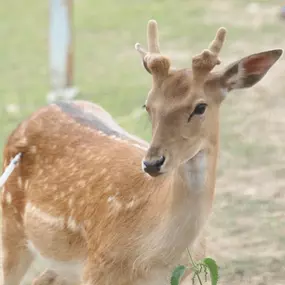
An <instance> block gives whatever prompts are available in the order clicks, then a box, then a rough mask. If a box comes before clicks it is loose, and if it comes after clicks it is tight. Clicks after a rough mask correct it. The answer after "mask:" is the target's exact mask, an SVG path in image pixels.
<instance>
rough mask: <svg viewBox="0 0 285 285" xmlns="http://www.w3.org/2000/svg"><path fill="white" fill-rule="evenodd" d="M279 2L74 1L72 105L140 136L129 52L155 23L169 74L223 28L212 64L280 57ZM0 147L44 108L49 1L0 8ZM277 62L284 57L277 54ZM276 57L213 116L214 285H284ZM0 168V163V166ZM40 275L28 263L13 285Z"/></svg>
mask: <svg viewBox="0 0 285 285" xmlns="http://www.w3.org/2000/svg"><path fill="white" fill-rule="evenodd" d="M284 5H285V2H284V1H277V0H270V1H255V2H253V1H248V0H227V1H223V0H213V1H211V0H199V1H190V0H188V1H186V0H176V1H173V0H172V1H171V0H152V1H151V0H120V1H116V0H104V1H103V0H96V1H93V0H74V20H73V25H74V36H75V37H74V40H75V53H74V57H75V58H74V61H75V62H74V80H75V85H76V86H77V87H79V89H80V93H79V95H78V98H79V99H84V100H90V101H93V102H96V103H99V104H101V105H102V106H103V107H104V108H105V109H106V110H107V111H109V112H110V113H111V114H112V115H113V116H114V118H115V119H116V120H117V121H118V122H119V123H120V124H121V125H122V126H123V127H125V128H126V129H127V130H128V131H130V132H132V133H135V134H136V135H139V136H141V137H143V138H144V139H146V140H149V138H150V128H149V127H150V125H149V121H148V119H147V117H146V115H145V113H144V112H143V110H142V108H141V106H142V105H143V104H144V101H145V98H146V94H147V92H148V90H149V88H150V86H151V85H150V84H151V77H150V76H149V74H148V73H147V72H145V70H144V69H143V67H142V65H141V61H140V57H139V55H138V54H137V52H136V51H135V50H134V44H135V43H136V42H140V43H141V44H142V45H144V46H145V45H146V24H147V21H148V20H149V19H151V18H154V19H156V20H157V21H158V24H159V32H160V42H161V50H162V52H163V53H164V54H166V55H168V56H170V57H171V59H172V62H173V65H174V66H176V67H190V64H191V57H192V56H193V55H195V54H197V53H199V52H200V51H201V50H202V49H204V48H206V47H207V46H208V44H209V43H210V41H211V40H212V38H213V36H214V35H215V32H216V30H217V28H218V27H220V26H225V27H226V28H227V29H228V36H227V41H226V44H225V45H224V48H223V50H222V53H221V59H222V65H223V66H224V65H227V64H229V63H231V62H232V61H235V60H237V59H239V58H241V57H243V56H247V55H249V54H251V53H255V52H260V51H263V50H267V49H272V48H285V20H283V19H282V17H281V11H282V7H283V6H284ZM0 19H1V24H0V39H1V44H0V58H1V61H0V62H1V63H0V123H1V128H0V131H1V136H0V147H1V149H2V148H3V146H4V143H5V141H6V138H7V136H8V135H9V133H10V132H11V131H12V130H13V129H14V128H15V127H16V126H17V124H18V123H19V122H21V120H23V119H24V118H26V117H27V116H28V115H30V114H31V113H32V112H34V111H35V110H37V109H38V108H39V107H40V106H43V105H45V104H46V102H47V93H48V92H49V91H50V75H49V63H48V54H49V45H48V35H49V34H48V29H49V1H48V0H42V1H38V0H29V1H19V0H10V1H2V3H1V9H0ZM283 57H284V56H283ZM284 60H285V59H281V60H280V61H278V62H277V63H276V65H274V66H273V68H272V69H271V70H270V71H269V73H268V74H267V75H266V76H265V78H264V79H262V81H261V82H259V83H258V84H257V85H256V86H255V87H254V88H251V89H249V90H239V91H235V92H231V93H230V94H229V95H228V98H227V100H225V102H224V103H223V106H222V108H221V151H220V158H219V167H218V179H217V187H216V190H217V191H216V193H217V195H216V200H215V205H214V209H213V214H212V215H211V219H210V221H209V224H208V226H207V237H208V244H209V248H208V255H209V256H212V257H214V258H215V259H216V260H217V263H218V264H219V266H220V268H221V269H220V275H221V277H220V284H224V285H225V284H231V285H238V284H253V285H267V284H275V285H284V284H285V212H284V208H285V147H284V141H285V114H284V109H285V94H284V90H285V62H284ZM1 160H2V158H1ZM41 270H42V268H41V265H40V264H37V263H36V264H35V265H34V266H33V268H32V270H31V271H30V272H29V273H28V276H27V278H26V281H25V282H26V283H25V284H30V283H31V278H32V277H33V275H34V274H35V273H37V272H40V271H41Z"/></svg>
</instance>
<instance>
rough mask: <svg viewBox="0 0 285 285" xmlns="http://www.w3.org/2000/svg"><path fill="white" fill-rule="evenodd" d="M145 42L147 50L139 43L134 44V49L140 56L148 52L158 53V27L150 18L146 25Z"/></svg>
mask: <svg viewBox="0 0 285 285" xmlns="http://www.w3.org/2000/svg"><path fill="white" fill-rule="evenodd" d="M147 44H148V51H146V50H145V49H144V48H142V46H141V45H140V43H136V44H135V49H136V50H137V51H138V52H139V53H140V55H141V57H142V58H143V59H144V57H145V56H146V55H147V54H148V53H149V54H151V53H160V50H159V40H158V29H157V22H156V21H155V20H150V21H149V22H148V26H147Z"/></svg>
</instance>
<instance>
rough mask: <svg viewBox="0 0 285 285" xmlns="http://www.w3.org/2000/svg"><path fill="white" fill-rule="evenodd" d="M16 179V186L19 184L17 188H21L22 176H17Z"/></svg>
mask: <svg viewBox="0 0 285 285" xmlns="http://www.w3.org/2000/svg"><path fill="white" fill-rule="evenodd" d="M17 181H18V186H19V188H22V185H23V183H22V178H21V177H18V178H17Z"/></svg>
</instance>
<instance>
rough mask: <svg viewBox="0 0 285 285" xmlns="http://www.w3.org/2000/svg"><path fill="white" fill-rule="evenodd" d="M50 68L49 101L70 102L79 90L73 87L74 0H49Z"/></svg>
mask: <svg viewBox="0 0 285 285" xmlns="http://www.w3.org/2000/svg"><path fill="white" fill-rule="evenodd" d="M49 2H50V3H49V4H50V14H49V68H50V88H51V90H50V92H49V94H48V98H47V99H48V101H50V102H52V101H55V100H57V99H63V100H68V99H72V98H73V97H75V96H76V95H77V93H78V90H77V89H76V88H75V87H74V86H73V75H74V73H73V68H74V66H73V52H74V50H73V34H72V26H73V25H72V24H73V23H72V22H73V21H72V20H73V17H72V16H73V15H72V12H73V0H49Z"/></svg>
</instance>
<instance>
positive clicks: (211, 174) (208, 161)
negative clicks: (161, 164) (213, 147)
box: [151, 150, 216, 256]
mask: <svg viewBox="0 0 285 285" xmlns="http://www.w3.org/2000/svg"><path fill="white" fill-rule="evenodd" d="M215 154H216V153H212V152H210V151H208V150H204V151H201V152H200V153H198V154H197V155H196V156H195V157H194V158H192V159H191V160H189V161H188V162H186V163H185V164H183V165H181V166H180V167H179V168H178V169H177V170H175V171H174V173H173V174H172V176H171V177H169V178H168V179H169V180H168V181H165V183H166V184H164V187H161V188H159V189H157V190H158V193H159V197H158V196H157V195H155V205H156V206H155V207H152V209H151V211H152V213H153V216H156V215H158V213H159V215H160V217H157V219H156V220H157V221H159V224H157V228H156V230H154V232H153V234H152V235H151V239H154V240H156V242H155V243H156V245H157V248H158V249H161V250H162V249H163V250H162V251H163V252H164V253H165V254H167V253H168V254H170V256H171V255H172V254H174V251H176V252H183V251H184V250H185V248H186V247H187V246H189V245H191V244H192V243H193V242H194V240H195V239H196V237H197V236H198V235H199V233H200V231H201V229H202V228H203V226H204V224H205V222H206V220H207V218H208V215H209V213H210V209H211V205H212V198H213V191H214V183H215V160H216V155H215ZM166 180H167V178H166ZM158 204H159V205H158ZM154 211H155V212H154Z"/></svg>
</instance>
